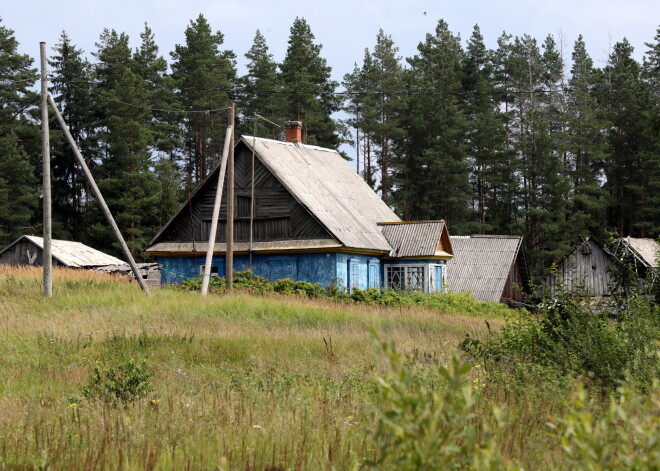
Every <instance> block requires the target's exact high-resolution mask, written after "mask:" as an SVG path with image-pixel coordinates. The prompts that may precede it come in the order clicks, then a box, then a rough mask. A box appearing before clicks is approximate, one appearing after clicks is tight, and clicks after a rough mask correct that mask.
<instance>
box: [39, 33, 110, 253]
mask: <svg viewBox="0 0 660 471" xmlns="http://www.w3.org/2000/svg"><path fill="white" fill-rule="evenodd" d="M53 51H54V52H55V54H54V56H53V58H52V59H51V60H50V61H49V65H50V68H51V76H50V82H51V89H50V90H51V93H52V94H53V96H54V100H55V102H56V103H57V106H58V108H59V109H60V111H61V113H62V116H63V117H64V121H65V122H66V123H67V126H68V128H69V132H70V133H71V135H72V136H73V138H74V140H75V141H76V143H77V144H78V147H79V148H80V150H81V153H82V155H83V157H84V158H85V160H86V163H87V165H88V167H90V168H91V167H93V164H94V161H95V157H97V156H98V148H97V147H96V143H95V133H94V126H93V121H94V117H93V114H92V112H93V110H92V106H93V105H92V102H93V100H92V96H91V76H90V74H91V66H90V64H89V62H88V61H87V60H86V59H85V58H84V57H83V51H82V50H80V49H78V48H76V46H75V45H74V44H73V43H72V42H71V39H70V38H69V37H68V35H67V34H66V33H65V32H64V31H63V32H62V34H61V35H60V40H59V42H58V43H57V44H56V45H55V47H54V48H53ZM51 121H52V124H51V148H52V150H51V174H52V179H53V185H52V190H51V193H52V204H53V206H52V214H53V235H54V236H55V237H59V238H64V239H72V240H81V239H82V238H83V232H84V230H85V227H86V226H85V225H84V224H83V217H84V212H85V209H86V207H87V196H88V195H89V194H90V192H91V190H90V188H89V185H88V184H87V182H86V181H85V177H84V176H83V175H82V172H81V170H80V169H79V167H78V165H77V164H76V158H75V156H74V154H73V149H71V146H70V145H69V143H68V142H66V139H65V138H64V135H63V134H62V132H61V130H60V129H59V124H56V123H55V120H54V117H53V118H52V119H51Z"/></svg>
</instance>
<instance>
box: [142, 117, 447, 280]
mask: <svg viewBox="0 0 660 471" xmlns="http://www.w3.org/2000/svg"><path fill="white" fill-rule="evenodd" d="M288 124H291V126H290V127H289V129H287V136H289V140H290V141H297V142H282V141H274V140H270V139H261V138H254V137H241V138H240V139H239V140H238V142H237V143H236V146H235V152H234V153H235V201H234V208H235V211H234V214H233V218H234V231H235V233H234V251H235V252H234V253H235V255H234V269H235V270H245V269H249V268H250V269H252V270H253V272H254V273H255V274H257V275H260V276H263V277H266V278H268V279H271V280H274V279H281V278H292V279H295V280H303V281H309V282H312V283H321V284H323V285H328V284H329V283H336V284H341V285H343V286H345V287H346V288H348V289H353V288H360V289H364V288H380V287H382V286H387V287H396V288H404V289H407V288H410V289H419V290H424V291H434V290H436V289H441V288H442V281H441V280H442V279H443V277H444V266H445V263H446V260H448V259H450V258H451V257H452V248H451V242H450V240H449V236H448V234H447V228H446V226H445V224H444V222H442V221H424V222H410V223H406V222H402V221H400V219H399V218H398V217H397V215H396V214H394V212H393V211H392V210H391V209H390V208H389V207H388V206H387V205H386V204H385V203H384V202H383V201H382V200H381V199H380V197H379V196H378V195H377V194H376V193H375V192H374V191H373V190H372V189H371V188H370V187H369V186H368V185H367V184H366V183H365V182H364V181H363V180H362V179H361V178H360V177H359V176H358V175H357V174H356V173H355V172H354V171H353V169H352V168H351V167H350V166H349V165H348V163H347V162H346V161H345V160H344V159H343V158H342V157H341V155H339V153H338V152H336V151H334V150H330V149H324V148H321V147H316V146H309V145H303V144H300V143H299V142H300V139H299V138H300V136H299V132H300V129H299V127H298V125H299V123H297V122H293V123H288ZM292 127H293V129H291V128H292ZM296 133H298V135H296ZM218 175H219V167H218V168H215V169H214V170H213V171H212V172H211V174H210V175H209V176H208V177H207V178H206V179H205V180H204V181H203V182H202V183H201V184H200V186H199V187H198V188H197V189H196V191H195V192H194V193H193V194H192V195H191V197H190V198H189V200H188V201H186V202H185V203H184V204H183V205H182V206H181V208H180V209H179V211H178V212H177V213H176V214H175V215H174V216H173V217H172V219H171V220H170V221H169V222H168V223H167V224H166V225H165V226H164V227H163V228H162V230H161V231H160V232H159V233H158V234H157V235H156V236H155V237H154V238H153V240H152V241H151V242H150V243H149V245H148V247H147V248H146V251H147V252H148V253H151V254H153V255H155V256H157V257H158V262H159V263H160V264H161V265H162V275H161V276H162V282H163V283H174V282H179V281H181V280H184V279H187V278H192V277H196V276H199V275H200V274H201V273H202V271H203V266H204V263H205V255H206V250H207V247H208V236H209V228H210V225H211V218H212V210H213V202H214V198H215V192H216V185H217V183H218ZM253 182H254V186H253ZM226 199H227V194H226V192H223V196H222V202H221V208H220V215H219V218H218V234H217V238H216V243H215V246H214V248H213V254H214V257H213V262H212V263H213V264H212V267H211V273H214V274H217V275H218V276H224V274H225V255H226V227H227V205H226V203H227V201H226ZM422 234H424V236H425V237H426V238H427V239H426V240H425V241H424V242H425V243H424V244H423V245H420V244H418V243H417V242H418V240H419V238H420V236H421V235H422ZM251 235H252V238H251V237H250V236H251Z"/></svg>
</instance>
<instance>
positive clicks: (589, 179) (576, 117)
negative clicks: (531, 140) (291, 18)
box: [566, 35, 608, 240]
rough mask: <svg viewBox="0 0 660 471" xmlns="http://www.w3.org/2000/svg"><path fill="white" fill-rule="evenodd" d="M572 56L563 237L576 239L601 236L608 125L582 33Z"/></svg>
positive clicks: (602, 232) (597, 73)
mask: <svg viewBox="0 0 660 471" xmlns="http://www.w3.org/2000/svg"><path fill="white" fill-rule="evenodd" d="M572 59H573V66H572V68H571V78H570V80H569V82H568V85H569V92H568V94H569V95H568V105H567V112H566V114H567V120H568V137H567V152H568V155H569V161H570V162H569V172H570V177H571V185H572V195H571V208H572V211H571V216H570V217H569V220H568V224H567V234H566V238H569V239H574V240H577V239H578V238H582V237H586V236H590V235H591V236H597V237H598V236H604V232H605V231H604V229H605V225H606V221H605V205H606V194H605V192H604V191H603V188H602V185H601V183H600V179H601V174H602V169H603V165H604V160H605V157H606V150H607V142H606V139H605V135H604V130H605V129H607V127H608V124H607V122H606V121H605V120H604V119H603V112H602V110H601V108H600V106H599V103H598V101H597V100H596V96H595V88H596V87H597V84H598V82H599V81H600V80H601V78H600V76H599V72H598V71H597V70H596V69H594V67H593V61H592V60H591V58H590V57H589V55H588V54H587V50H586V45H585V43H584V40H583V38H582V36H581V35H580V36H579V37H578V40H577V41H576V42H575V46H574V48H573V55H572Z"/></svg>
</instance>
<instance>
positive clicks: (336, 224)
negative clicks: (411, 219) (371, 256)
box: [241, 136, 399, 251]
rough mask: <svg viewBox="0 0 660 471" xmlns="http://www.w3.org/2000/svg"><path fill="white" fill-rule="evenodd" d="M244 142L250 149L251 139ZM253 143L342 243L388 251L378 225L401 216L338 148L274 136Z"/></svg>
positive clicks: (274, 173)
mask: <svg viewBox="0 0 660 471" xmlns="http://www.w3.org/2000/svg"><path fill="white" fill-rule="evenodd" d="M241 140H242V141H243V142H244V143H245V144H246V145H247V146H248V148H250V149H252V143H253V138H252V137H245V136H244V137H242V138H241ZM254 142H255V153H256V154H257V156H258V158H259V159H260V160H261V161H262V162H263V164H264V165H265V166H266V167H267V168H268V169H269V170H270V171H271V172H272V173H273V175H275V177H277V179H278V180H279V181H280V182H281V183H282V184H283V185H284V187H285V188H286V189H287V190H289V192H290V193H291V194H292V195H293V196H294V198H296V199H297V200H298V201H299V202H300V204H302V205H303V206H304V207H305V208H307V209H308V210H309V211H310V212H311V213H312V214H313V215H314V216H316V218H317V219H318V220H319V221H320V222H321V223H322V224H323V225H324V226H325V227H326V228H327V229H328V230H329V231H330V233H331V234H332V235H333V236H334V237H335V238H336V239H337V240H338V241H340V242H341V243H342V244H343V245H345V246H346V247H351V248H360V249H372V250H387V251H389V250H390V245H389V244H388V242H387V240H386V239H385V237H384V236H383V234H382V233H381V231H380V230H379V228H378V226H377V223H378V222H396V221H399V217H398V216H397V215H396V214H394V211H392V210H391V209H390V208H389V207H388V206H387V205H386V204H385V202H383V200H381V199H380V198H379V197H378V195H377V194H376V193H375V192H374V191H373V190H372V189H371V188H370V187H369V185H367V183H366V182H365V181H364V180H362V178H360V176H359V175H358V174H357V173H355V171H354V170H353V169H352V168H351V167H350V166H349V164H348V162H346V161H345V160H344V159H343V158H342V157H341V155H339V153H338V152H336V151H334V150H330V149H324V148H322V147H316V146H308V145H303V144H297V145H296V144H292V143H288V142H281V141H273V140H270V139H254Z"/></svg>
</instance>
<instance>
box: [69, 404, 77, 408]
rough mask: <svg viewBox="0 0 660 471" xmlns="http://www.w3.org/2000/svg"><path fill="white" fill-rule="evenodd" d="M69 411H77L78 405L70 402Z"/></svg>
mask: <svg viewBox="0 0 660 471" xmlns="http://www.w3.org/2000/svg"><path fill="white" fill-rule="evenodd" d="M69 408H70V409H77V408H78V403H77V402H72V403H70V404H69Z"/></svg>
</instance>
